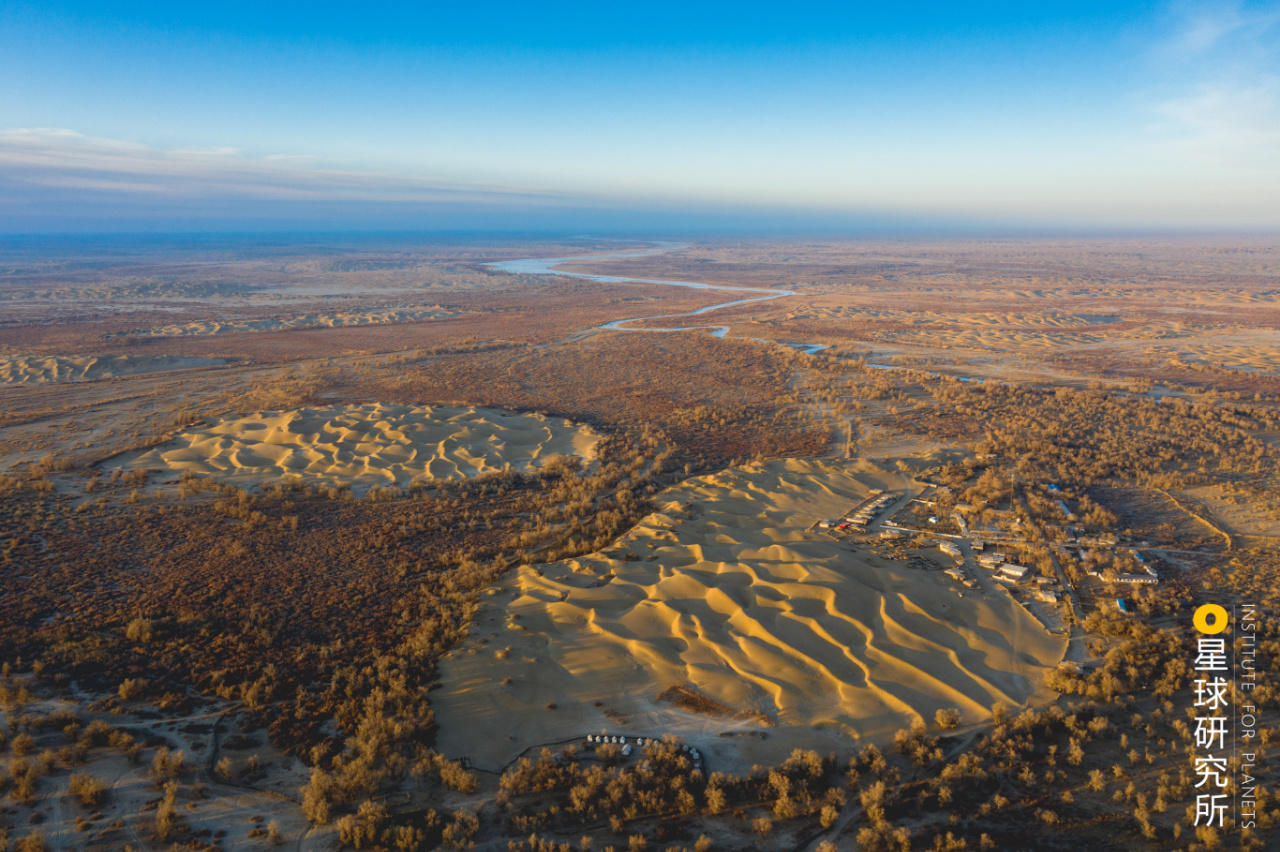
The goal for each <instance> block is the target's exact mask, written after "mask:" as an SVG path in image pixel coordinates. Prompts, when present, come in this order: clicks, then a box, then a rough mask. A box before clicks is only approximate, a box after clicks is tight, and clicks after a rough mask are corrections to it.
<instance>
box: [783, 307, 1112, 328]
mask: <svg viewBox="0 0 1280 852" xmlns="http://www.w3.org/2000/svg"><path fill="white" fill-rule="evenodd" d="M787 319H822V320H833V319H871V320H880V321H882V322H894V323H902V324H904V325H920V326H947V327H955V328H961V329H963V328H1001V329H1003V328H1026V329H1072V328H1088V327H1090V326H1097V325H1108V324H1110V323H1113V322H1117V321H1118V320H1119V318H1118V317H1116V316H1114V315H1111V314H1082V313H1070V312H1062V311H1043V312H1018V313H1011V312H996V311H992V312H986V313H964V314H957V313H938V312H934V311H892V310H884V309H882V308H860V307H856V306H847V305H839V306H824V305H812V306H808V307H806V308H802V309H799V310H796V311H792V312H791V313H789V314H788V315H787Z"/></svg>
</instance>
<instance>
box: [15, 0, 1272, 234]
mask: <svg viewBox="0 0 1280 852" xmlns="http://www.w3.org/2000/svg"><path fill="white" fill-rule="evenodd" d="M1277 47H1280V5H1278V4H1276V3H1186V2H1173V3H1163V4H1149V3H1125V4H1115V3H1107V4H1074V5H1073V6H1072V8H1070V9H1044V8H1027V7H1023V6H1020V5H1015V4H1003V3H988V4H984V5H980V6H967V7H965V8H963V9H960V8H953V7H950V6H947V5H939V4H928V3H917V4H913V5H910V6H907V7H900V8H897V9H895V10H885V9H854V8H847V7H842V6H838V5H835V4H831V5H827V4H801V5H793V6H788V7H787V8H786V9H785V10H778V9H777V8H774V7H767V6H733V7H729V6H723V7H721V6H703V7H699V8H697V9H690V8H685V7H677V6H674V5H661V4H660V5H648V6H646V7H645V9H644V11H643V13H642V14H641V13H635V12H634V11H632V10H628V9H625V8H621V9H611V10H601V9H598V8H596V7H594V6H587V5H584V4H572V3H567V4H565V3H562V4H558V5H555V6H545V7H539V8H538V9H536V10H534V9H527V8H524V7H521V6H518V5H514V4H513V5H509V6H503V5H499V6H497V7H486V8H485V9H484V10H478V11H468V10H463V9H458V8H449V9H445V8H430V9H420V8H416V7H409V6H405V7H403V8H396V7H391V8H381V9H378V10H361V11H359V12H358V13H357V12H352V11H350V10H346V9H344V8H342V7H339V6H337V5H324V4H322V5H319V6H308V7H305V9H304V8H302V7H297V8H289V7H274V8H272V9H270V10H262V9H260V8H258V7H256V6H254V7H250V6H248V5H247V4H245V5H242V4H220V6H219V7H218V9H217V10H202V9H196V8H193V9H187V8H174V7H169V6H160V5H159V4H153V3H129V4H123V5H117V6H116V7H114V8H113V9H112V11H110V12H104V11H101V10H99V9H98V8H96V7H94V6H92V5H90V4H82V3H74V2H70V3H69V2H62V3H41V4H33V3H16V4H8V5H7V6H6V7H5V9H4V10H3V11H0V75H3V77H4V79H5V80H6V86H5V87H4V88H3V90H2V91H0V232H4V233H39V232H50V233H72V232H106V231H174V232H186V231H191V232H200V231H209V232H214V231H228V230H232V231H235V230H239V231H257V230H382V229H397V230H433V231H434V230H498V231H501V230H526V231H528V230H535V231H563V230H566V229H570V230H572V229H580V228H589V229H591V230H592V231H595V232H600V233H606V232H607V233H619V232H653V233H659V232H661V233H698V232H704V233H722V232H729V231H740V232H747V233H760V232H764V231H768V230H781V231H787V232H798V231H807V230H824V229H826V230H837V231H839V230H866V229H870V230H873V231H877V232H879V231H885V230H899V231H903V232H914V231H919V230H924V231H929V230H934V231H940V232H945V231H952V230H957V229H959V230H968V231H973V232H982V231H984V230H986V231H991V232H1006V231H1019V230H1026V229H1030V230H1039V231H1059V230H1061V231H1066V232H1077V233H1083V232H1090V231H1093V232H1100V233H1103V232H1135V231H1137V232H1152V231H1172V232H1185V231H1193V232H1194V231H1211V232H1229V231H1238V230H1246V231H1257V230H1265V231H1273V230H1276V229H1280V60H1278V59H1277V57H1278V56H1280V50H1277Z"/></svg>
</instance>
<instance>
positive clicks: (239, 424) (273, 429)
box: [109, 403, 600, 486]
mask: <svg viewBox="0 0 1280 852" xmlns="http://www.w3.org/2000/svg"><path fill="white" fill-rule="evenodd" d="M599 440H600V435H599V433H598V432H596V431H594V430H593V429H591V428H590V427H587V426H581V425H578V424H575V423H571V422H570V421H568V420H563V419H557V418H551V417H544V416H542V415H540V414H513V413H508V412H502V411H495V410H491V409H484V408H443V407H438V406H434V407H429V406H412V405H381V404H377V403H371V404H368V405H350V406H333V407H331V408H304V409H298V410H295V411H263V412H259V413H257V414H250V415H246V416H242V417H232V418H228V419H225V420H220V421H218V422H216V423H213V424H209V425H204V426H196V427H193V428H192V429H189V430H187V431H185V432H183V433H182V434H180V435H178V436H177V437H176V438H175V439H173V440H172V441H170V442H168V443H166V444H162V445H161V446H158V447H155V448H154V449H152V450H150V451H148V452H145V453H141V454H138V455H133V456H130V457H122V458H120V459H118V460H117V461H115V462H114V463H113V464H111V465H110V466H109V468H124V469H136V468H147V469H160V470H169V471H176V472H185V471H190V472H192V473H194V474H197V475H201V476H211V477H214V478H216V479H218V480H221V481H224V482H231V483H236V484H254V483H259V482H263V481H266V480H272V481H275V480H280V479H285V480H293V481H316V482H327V483H331V484H335V483H346V484H352V485H357V486H374V485H380V486H386V485H399V486H406V485H409V484H410V483H411V482H412V481H413V480H414V479H419V478H423V479H460V478H463V477H468V476H476V475H478V474H482V473H486V472H490V471H500V470H519V471H531V470H535V469H537V468H538V467H540V466H541V465H543V464H545V463H546V462H547V461H548V460H549V459H551V458H552V457H554V456H557V455H577V456H579V457H581V458H583V459H585V460H587V461H588V462H590V461H591V460H593V459H594V458H595V447H596V444H597V443H598V442H599Z"/></svg>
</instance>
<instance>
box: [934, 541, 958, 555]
mask: <svg viewBox="0 0 1280 852" xmlns="http://www.w3.org/2000/svg"><path fill="white" fill-rule="evenodd" d="M938 549H939V550H941V551H942V552H943V553H945V554H947V555H948V556H959V555H960V545H958V544H956V543H955V542H954V541H944V542H942V544H939V545H938Z"/></svg>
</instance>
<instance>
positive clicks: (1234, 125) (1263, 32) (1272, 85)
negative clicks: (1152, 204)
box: [1153, 3, 1280, 171]
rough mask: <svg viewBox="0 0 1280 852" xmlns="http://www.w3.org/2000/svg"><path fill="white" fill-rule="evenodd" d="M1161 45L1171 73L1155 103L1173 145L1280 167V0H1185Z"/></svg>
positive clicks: (1163, 66)
mask: <svg viewBox="0 0 1280 852" xmlns="http://www.w3.org/2000/svg"><path fill="white" fill-rule="evenodd" d="M1174 12H1175V15H1174V17H1175V19H1176V21H1177V24H1176V26H1175V27H1174V30H1173V33H1172V34H1171V35H1170V36H1168V37H1167V38H1166V39H1164V41H1163V42H1162V43H1161V45H1160V47H1159V49H1158V50H1157V51H1156V56H1157V64H1158V66H1159V69H1160V72H1161V73H1162V75H1163V76H1164V77H1165V78H1166V83H1165V84H1164V85H1163V86H1160V87H1159V88H1161V89H1163V90H1164V91H1165V95H1164V97H1163V98H1160V99H1158V100H1157V101H1156V102H1155V103H1154V104H1153V111H1154V112H1155V113H1156V114H1157V115H1159V116H1161V117H1162V119H1164V121H1163V123H1162V124H1161V125H1160V126H1159V128H1158V129H1159V130H1160V131H1161V132H1162V134H1163V135H1164V136H1165V141H1166V142H1168V143H1169V144H1170V146H1171V148H1172V149H1173V150H1174V151H1177V152H1179V153H1181V154H1182V155H1184V156H1189V157H1192V158H1194V159H1197V160H1210V161H1215V162H1218V163H1223V164H1229V165H1231V166H1233V167H1244V168H1253V169H1263V170H1267V171H1276V170H1277V169H1280V4H1276V3H1270V4H1264V5H1256V4H1255V5H1252V6H1245V5H1242V4H1239V3H1227V4H1212V5H1206V4H1198V5H1181V6H1177V7H1175V9H1174Z"/></svg>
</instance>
